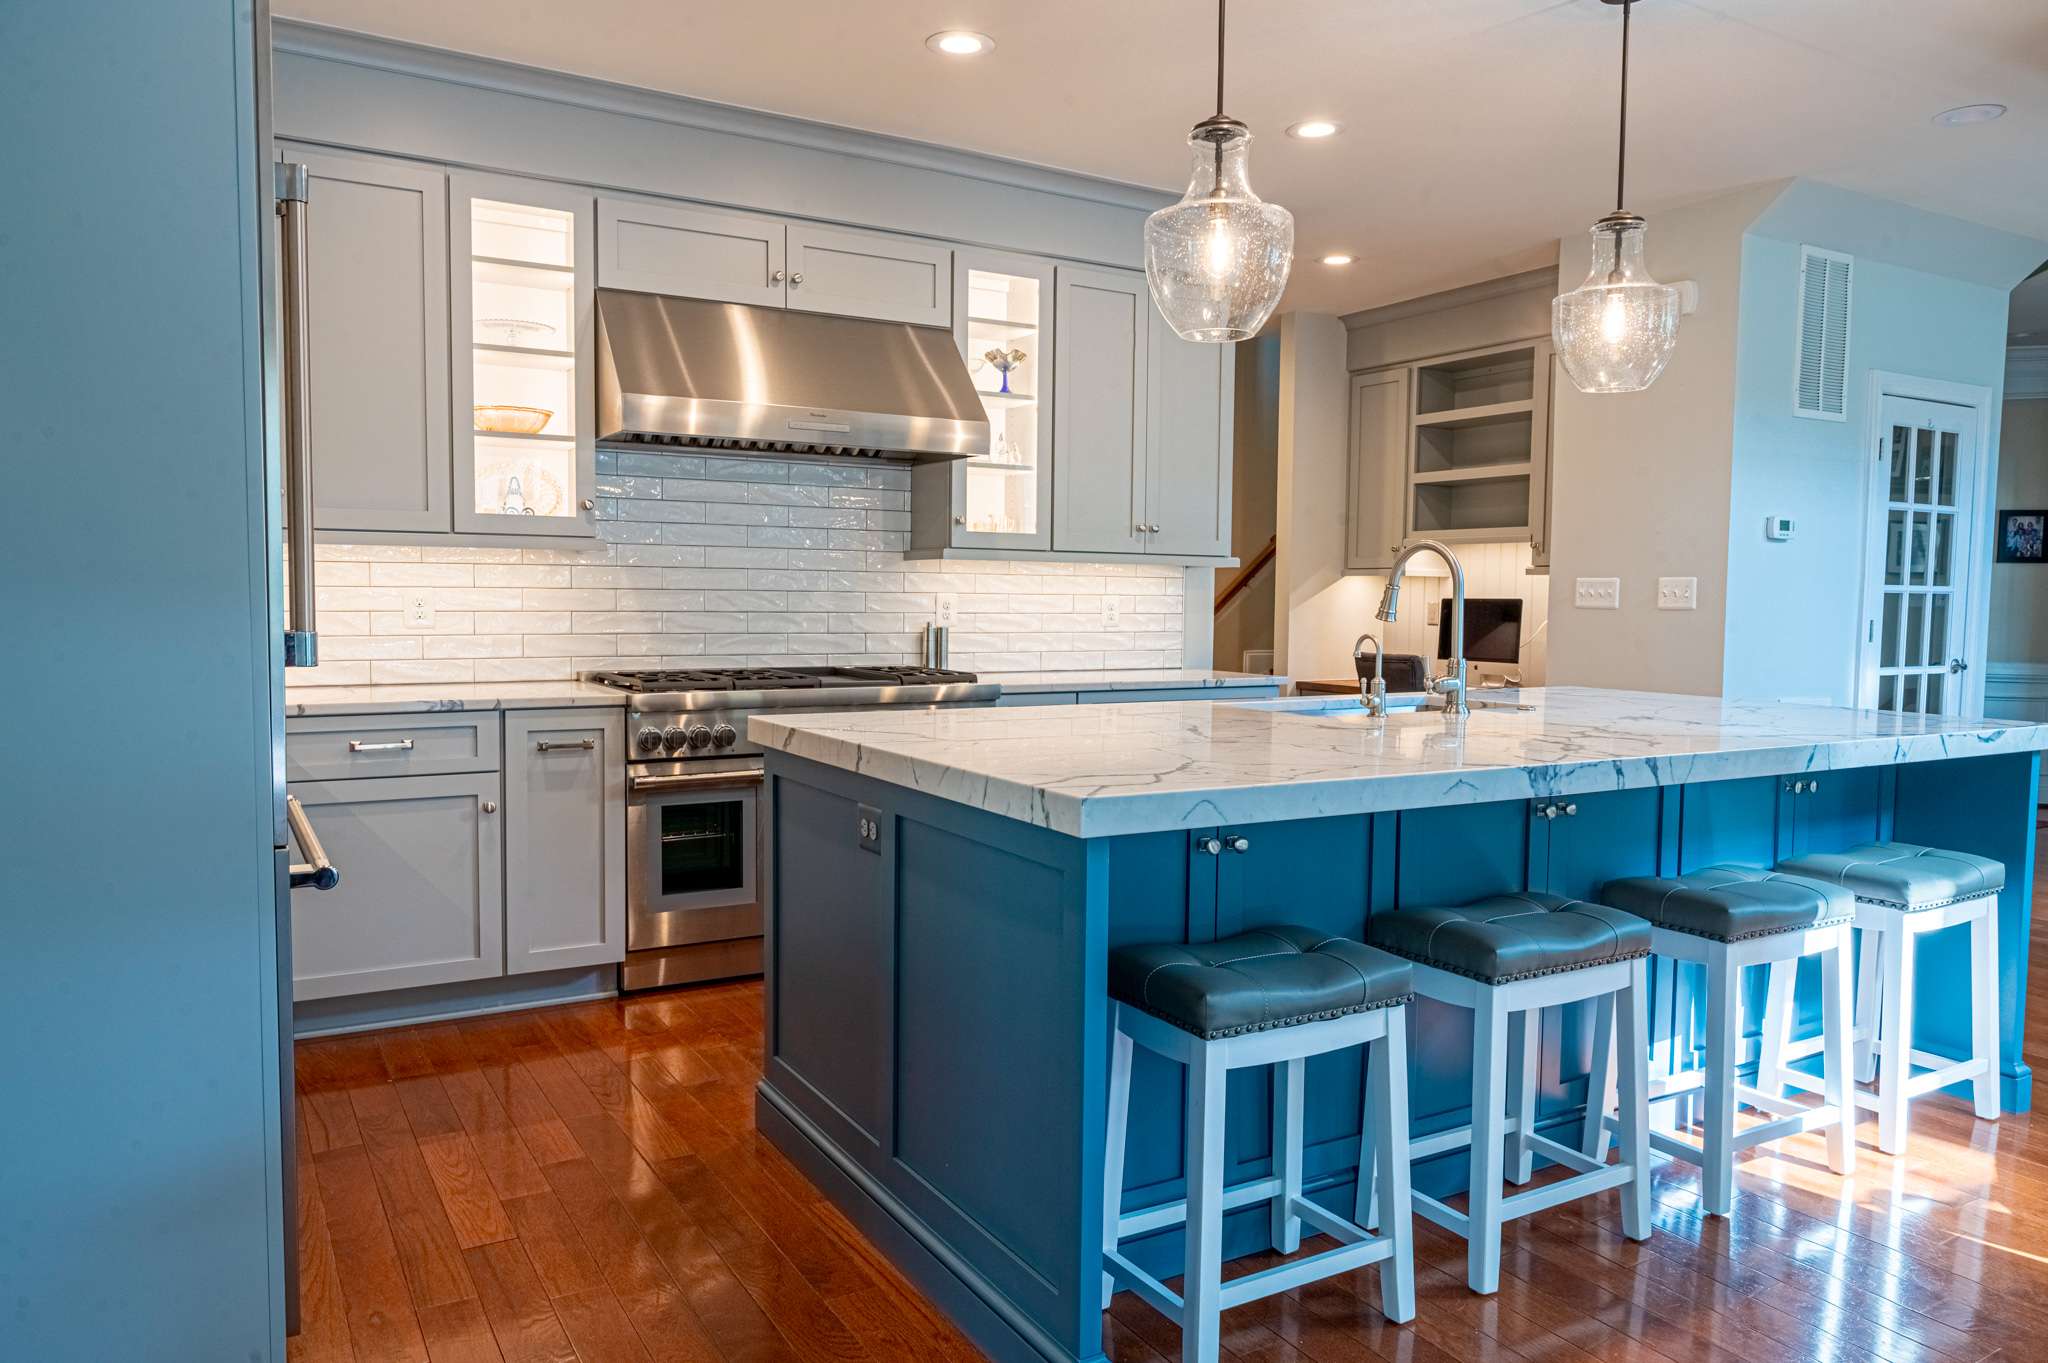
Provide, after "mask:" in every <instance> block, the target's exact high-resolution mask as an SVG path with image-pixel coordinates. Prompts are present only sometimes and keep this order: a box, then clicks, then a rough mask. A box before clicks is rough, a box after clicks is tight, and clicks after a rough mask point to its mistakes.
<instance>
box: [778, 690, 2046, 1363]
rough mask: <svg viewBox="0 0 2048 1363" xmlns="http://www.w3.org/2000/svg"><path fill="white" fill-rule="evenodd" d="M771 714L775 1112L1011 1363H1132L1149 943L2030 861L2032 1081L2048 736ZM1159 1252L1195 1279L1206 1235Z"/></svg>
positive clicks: (966, 1323)
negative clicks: (2039, 840) (1120, 1259)
mask: <svg viewBox="0 0 2048 1363" xmlns="http://www.w3.org/2000/svg"><path fill="white" fill-rule="evenodd" d="M750 734H751V736H752V737H753V738H754V739H755V740H756V741H758V742H760V743H762V744H763V745H764V746H765V747H766V748H767V749H768V750H769V751H768V756H767V787H766V800H767V815H766V817H767V818H768V819H769V821H770V822H769V828H770V830H771V831H770V839H769V846H770V848H771V855H770V856H769V857H768V859H767V863H768V864H767V869H766V877H767V882H768V883H767V885H766V886H765V891H766V899H765V903H766V904H767V906H768V912H767V918H768V927H767V932H768V947H767V954H766V973H767V992H766V1009H767V1017H766V1055H765V1061H764V1074H763V1078H762V1080H761V1086H760V1091H759V1099H758V1103H757V1112H758V1117H759V1122H760V1127H761V1129H762V1131H763V1132H765V1133H766V1134H767V1135H768V1136H769V1138H770V1139H772V1140H773V1141H775V1143H776V1144H777V1145H778V1146H779V1147H780V1148H781V1149H782V1150H783V1151H784V1152H786V1153H787V1154H788V1155H789V1156H790V1157H791V1158H792V1159H793V1160H795V1161H796V1163H797V1164H798V1165H799V1166H800V1167H802V1168H803V1169H804V1170H805V1171H806V1173H807V1174H809V1175H810V1177H811V1178H812V1179H813V1180H814V1181H815V1182H816V1183H817V1184H818V1185H819V1186H820V1187H821V1188H823V1189H824V1190H825V1191H826V1193H827V1194H828V1195H829V1196H830V1197H831V1198H832V1199H833V1200H834V1201H835V1202H836V1203H837V1204H838V1205H839V1206H840V1207H841V1208H842V1209H843V1210H845V1211H846V1212H847V1214H848V1215H849V1216H851V1217H852V1218H853V1220H854V1221H855V1222H856V1223H858V1224H859V1225H860V1226H861V1227H862V1229H863V1230H864V1231H866V1232H867V1233H868V1234H869V1235H870V1236H871V1237H872V1238H873V1239H874V1240H875V1241H876V1242H877V1243H878V1244H879V1245H881V1246H882V1248H883V1249H884V1251H885V1252H886V1253H888V1254H889V1255H890V1257H891V1258H892V1259H893V1260H894V1261H895V1262H896V1263H897V1264H898V1265H899V1266H901V1267H902V1268H903V1270H904V1271H905V1272H906V1273H907V1274H908V1275H909V1276H910V1277H911V1278H912V1279H913V1280H914V1281H916V1282H917V1283H918V1284H919V1285H920V1286H921V1287H922V1288H923V1289H924V1290H925V1291H926V1292H928V1293H929V1294H930V1295H931V1296H932V1297H933V1298H934V1299H935V1300H936V1301H938V1302H939V1303H940V1304H941V1305H942V1306H943V1307H944V1308H945V1309H946V1310H947V1311H948V1312H949V1313H950V1314H951V1315H952V1316H953V1317H954V1318H955V1319H956V1320H957V1321H958V1322H959V1323H960V1324H961V1325H962V1327H963V1328H964V1329H966V1330H967V1332H968V1333H969V1334H970V1335H971V1336H972V1337H973V1338H974V1339H975V1341H976V1342H977V1343H978V1344H980V1345H981V1346H982V1347H983V1348H984V1349H986V1350H987V1351H988V1352H989V1353H991V1354H992V1355H994V1356H995V1357H997V1358H1000V1359H1036V1358H1045V1359H1056V1360H1091V1359H1097V1358H1100V1357H1101V1356H1102V1350H1101V1322H1100V1312H1101V1310H1102V1308H1103V1306H1104V1304H1105V1303H1104V1302H1103V1301H1102V1289H1101V1275H1100V1258H1099V1247H1100V1240H1099V1237H1100V1228H1101V1225H1102V1205H1101V1204H1102V1190H1101V1187H1100V1181H1101V1169H1102V1160H1103V1141H1104V1132H1103V1109H1104V1088H1105V1083H1106V1072H1107V1061H1108V1035H1109V1034H1108V1014H1107V1007H1106V1003H1107V996H1106V993H1105V975H1106V958H1107V954H1108V952H1109V950H1110V948H1111V947H1113V946H1117V945H1121V944H1124V943H1128V942H1140V941H1191V942H1192V941H1206V940H1211V939H1214V938H1218V937H1224V936H1228V935H1230V934H1232V933H1236V932H1239V931H1242V930H1244V929H1246V928H1250V927H1255V926H1258V925H1261V924H1267V923H1283V922H1284V923H1299V924H1303V925H1305V926H1308V927H1312V928H1316V929H1319V930H1323V931H1327V932H1331V933H1336V934H1343V935H1346V936H1351V937H1362V936H1363V935H1364V928H1365V922H1366V919H1367V918H1368V917H1370V916H1372V915H1375V914H1379V913H1384V912H1388V911H1390V910H1393V909H1397V908H1409V907H1417V906H1423V905H1430V904H1451V903H1460V902H1463V901H1466V900H1471V899H1476V898H1479V897H1481V896H1484V895H1489V894H1495V893H1500V892H1503V891H1517V890H1544V891H1549V892H1551V893H1554V894H1561V895H1568V896H1585V895H1590V894H1592V893H1594V892H1596V891H1597V890H1598V889H1599V888H1600V887H1601V885H1603V884H1604V883H1605V882H1606V881H1608V880H1610V879H1612V878H1614V877H1617V876H1636V875H1652V874H1659V875H1670V874H1676V873H1679V872H1683V871H1686V870H1690V869H1692V868H1694V867H1697V866H1701V865H1706V864H1710V863H1713V862H1722V861H1739V862H1750V863H1755V864H1760V865H1761V864H1769V863H1771V862H1774V861H1776V860H1778V859H1780V858H1782V857H1786V856H1792V855H1797V854H1800V853H1804V852H1809V851H1825V850H1831V849H1836V848H1842V847H1847V846H1851V845H1853V844H1856V843H1860V842H1865V841H1870V840H1874V839H1890V838H1896V839H1900V840H1904V841H1910V842H1921V843H1929V844H1934V845H1938V846H1944V847H1949V848H1954V849H1958V850H1963V851H1970V852H1976V853H1980V854H1983V855H1986V856H1992V857H1996V858H1998V859H2000V860H2001V861H2003V862H2005V863H2006V865H2007V867H2008V868H2009V875H2008V879H2007V882H2006V888H2005V890H2004V892H2003V894H2002V896H2001V899H2000V911H1999V955H2000V962H1999V964H2000V969H1999V978H2000V986H2001V1012H2000V1038H2001V1047H2000V1049H2001V1066H2000V1080H2001V1093H2002V1096H2003V1100H2004V1105H2005V1107H2006V1108H2007V1110H2010V1111H2023V1110H2025V1109H2026V1108H2027V1107H2028V1106H2029V1104H2030V1101H2031V1076H2030V1074H2029V1073H2028V1070H2027V1068H2026V1066H2025V1065H2024V1064H2023V1063H2022V1062H2021V1059H2020V1057H2021V1046H2020V1023H2021V1019H2022V1017H2023V1015H2024V997H2025V978H2026V952H2027V923H2028V903H2029V894H2030V892H2031V887H2032V879H2033V877H2032V870H2033V854H2034V810H2035V792H2036V786H2037V783H2038V777H2039V772H2040V761H2039V750H2040V749H2042V748H2044V747H2048V728H2043V727H2041V726H2035V725H2030V724H2016V723H2009V722H2004V721H1987V720H1969V719H1952V718H1942V717H1935V716H1928V717H1919V716H1899V715H1885V714H1877V713H1872V712H1865V711H1853V710H1840V709H1828V708H1824V707H1815V706H1794V705H1777V704H1749V703H1741V702H1732V701H1722V700H1718V699H1713V698H1706V697H1693V696H1670V695H1652V694H1645V693H1633V692H1618V691H1601V690H1591V689H1582V688H1551V689H1548V690H1543V691H1531V692H1527V693H1523V694H1520V695H1518V694H1516V693H1512V692H1508V693H1492V694H1491V695H1490V696H1489V697H1488V698H1487V702H1486V704H1485V705H1484V707H1483V708H1480V707H1478V706H1477V705H1475V709H1474V711H1473V712H1472V713H1471V714H1470V715H1469V716H1463V717H1454V716H1447V715H1443V714H1440V713H1436V712H1407V713H1395V714H1392V715H1389V716H1386V717H1373V716H1369V715H1367V714H1365V713H1364V712H1363V711H1362V710H1361V709H1360V708H1359V706H1358V703H1357V702H1356V701H1354V700H1350V699H1304V700H1283V701H1241V702H1230V701H1217V702H1206V701H1205V702H1185V703H1174V704H1153V703H1140V704H1130V705H1116V706H1095V707H1045V708H1035V707H1021V708H1001V709H994V708H992V709H952V710H923V711H903V710H889V711H881V712H873V713H848V712H839V713H832V714H817V715H802V714H789V715H775V716H773V717H767V716H757V717H755V718H754V720H753V721H752V724H751V728H750ZM1951 939H1953V940H1951ZM1692 969H1693V968H1692V967H1678V966H1674V965H1672V964H1671V963H1668V962H1659V963H1658V964H1657V968H1656V969H1655V970H1654V971H1653V991H1654V998H1653V1006H1652V1014H1651V1022H1652V1037H1653V1043H1654V1044H1656V1045H1657V1046H1658V1047H1659V1048H1660V1049H1661V1048H1674V1049H1675V1050H1677V1051H1678V1052H1679V1053H1681V1054H1683V1053H1686V1052H1688V1051H1689V1049H1690V1045H1691V1037H1692V1032H1693V1024H1692V1012H1691V1007H1690V1002H1691V992H1692V989H1693V987H1694V985H1693V981H1692V979H1691V978H1690V975H1689V973H1688V972H1690V971H1691V970H1692ZM1757 973H1758V978H1757V979H1756V980H1754V981H1752V987H1753V991H1754V995H1755V997H1754V999H1753V1001H1752V1006H1751V1007H1750V1009H1749V1010H1748V1028H1749V1032H1750V1035H1751V1037H1752V1042H1751V1044H1752V1047H1753V1044H1754V1043H1753V1038H1754V1035H1755V1032H1756V1030H1757V1027H1758V1025H1759V1023H1760V1020H1761V1013H1762V1007H1761V994H1762V979H1761V973H1760V972H1757ZM1968 978H1969V974H1968V955H1967V941H1966V934H1965V933H1964V932H1963V931H1962V930H1961V929H1955V930H1951V931H1949V932H1945V933H1942V934H1939V935H1937V936H1934V937H1931V938H1929V939H1927V940H1926V942H1925V943H1924V945H1923V946H1922V947H1921V956H1920V973H1919V992H1918V998H1919V1001H1920V1011H1919V1014H1918V1019H1919V1021H1918V1028H1917V1035H1916V1045H1917V1047H1918V1048H1919V1049H1921V1050H1926V1051H1931V1052H1936V1053H1942V1054H1948V1055H1954V1056H1964V1055H1967V1054H1968V1053H1969V1025H1970V1024H1969V1017H1968V1010H1967V1008H1966V1007H1963V1006H1959V1005H1957V1003H1956V1000H1957V999H1958V998H1966V997H1967V992H1966V989H1967V982H1968ZM1806 983H1810V984H1811V985H1812V986H1813V988H1812V990H1811V991H1810V992H1811V993H1812V994H1813V995H1814V997H1813V998H1812V999H1808V997H1807V995H1808V993H1809V991H1808V990H1807V989H1805V988H1802V991H1801V998H1802V1003H1803V1005H1804V1007H1805V1008H1806V1009H1807V1010H1810V1011H1811V1012H1812V1013H1813V1014H1815V1015H1816V1018H1817V994H1818V981H1817V980H1813V981H1808V982H1806ZM1466 1018H1467V1015H1466V1014H1464V1013H1462V1012H1461V1011H1459V1010H1453V1009H1447V1008H1442V1007H1438V1006H1436V1005H1432V1004H1430V1003H1428V1002H1426V1001H1424V1002H1418V1003H1417V1004H1416V1005H1415V1007H1414V1009H1413V1013H1412V1021H1411V1038H1410V1041H1409V1056H1410V1065H1411V1076H1410V1082H1411V1099H1410V1106H1411V1110H1412V1112H1413V1115H1414V1121H1415V1129H1416V1131H1417V1132H1418V1134H1419V1133H1421V1132H1425V1131H1429V1130H1435V1129H1441V1128H1445V1127H1451V1126H1456V1125H1460V1124H1462V1123H1463V1122H1464V1121H1465V1120H1466V1115H1465V1114H1466V1106H1467V1102H1468V1098H1469V1092H1470V1087H1469V1082H1470V1081H1469V1068H1468V1067H1469V1063H1470V1062H1469V1057H1470V1054H1471V1035H1470V1027H1469V1023H1468V1022H1467V1020H1466ZM1816 1025H1817V1021H1816ZM1591 1032H1592V1028H1591V1020H1590V1014H1589V1011H1588V1010H1587V1009H1585V1008H1584V1007H1583V1006H1581V1007H1578V1008H1575V1009H1553V1010H1551V1013H1550V1014H1549V1016H1548V1017H1547V1018H1546V1020H1545V1025H1544V1028H1543V1033H1542V1047H1543V1052H1542V1063H1541V1068H1540V1076H1541V1086H1542V1097H1541V1109H1540V1119H1541V1120H1542V1121H1543V1122H1544V1124H1545V1126H1546V1128H1549V1127H1553V1126H1563V1125H1565V1124H1568V1123H1573V1122H1575V1121H1576V1119H1577V1114H1578V1113H1579V1112H1580V1111H1581V1110H1582V1108H1583V1105H1584V1103H1585V1097H1586V1095H1585V1089H1586V1072H1587V1068H1588V1060H1589V1058H1590V1049H1591ZM1752 1054H1753V1051H1752ZM1361 1064H1362V1061H1361V1057H1360V1055H1359V1054H1358V1053H1355V1052H1347V1053H1340V1054H1337V1055H1332V1056H1325V1057H1322V1058H1320V1059H1318V1060H1312V1061H1310V1062H1309V1070H1308V1095H1307V1104H1308V1137H1307V1140H1308V1149H1307V1153H1306V1158H1305V1169H1306V1180H1307V1186H1308V1188H1309V1189H1310V1191H1311V1193H1312V1194H1313V1195H1314V1196H1316V1197H1317V1198H1318V1199H1319V1200H1326V1201H1327V1202H1328V1203H1329V1205H1331V1206H1333V1207H1346V1206H1348V1205H1349V1199H1350V1197H1351V1188H1352V1184H1353V1180H1354V1177H1355V1166H1356V1164H1357V1141H1358V1127H1359V1111H1360V1095H1361ZM1268 1088H1269V1080H1268V1078H1267V1075H1266V1074H1265V1073H1264V1072H1262V1071H1258V1070H1252V1071H1247V1072H1242V1073H1239V1074H1237V1075H1233V1076H1232V1083H1231V1089H1230V1094H1229V1105H1230V1136H1231V1142H1230V1150H1229V1155H1228V1161H1227V1168H1226V1171H1225V1180H1226V1182H1236V1181H1238V1180H1241V1179H1246V1178H1250V1177H1253V1176H1256V1175H1259V1174H1262V1173H1263V1172H1265V1169H1266V1166H1267V1163H1268V1116H1267V1096H1268ZM1181 1105H1182V1091H1181V1072H1180V1070H1179V1069H1178V1068H1177V1067H1175V1066H1172V1065H1169V1064H1167V1063H1166V1062H1164V1061H1162V1060H1159V1059H1158V1058H1157V1057H1154V1056H1151V1055H1149V1054H1147V1053H1145V1052H1143V1051H1142V1050H1141V1051H1140V1052H1139V1055H1138V1058H1137V1070H1136V1072H1135V1074H1134V1077H1133V1090H1132V1102H1131V1129H1130V1139H1129V1151H1128V1156H1127V1161H1126V1182H1125V1191H1124V1207H1125V1208H1126V1209H1127V1210H1129V1209H1135V1208H1138V1207H1142V1206H1145V1205H1148V1204H1151V1203H1159V1202H1168V1201H1172V1200H1174V1199H1177V1198H1179V1197H1180V1196H1182V1192H1181V1182H1180V1180H1181V1149H1182V1145H1181V1134H1180V1132H1181ZM1464 1169H1465V1166H1464V1158H1463V1156H1462V1154H1459V1155H1454V1156H1449V1157H1444V1158H1442V1159H1439V1160H1438V1161H1435V1162H1432V1163H1425V1164H1422V1165H1419V1166H1418V1167H1417V1169H1416V1171H1415V1178H1416V1184H1417V1186H1418V1187H1420V1188H1423V1189H1427V1190H1429V1191H1432V1192H1435V1193H1437V1194H1439V1195H1446V1194H1448V1193H1450V1192H1453V1191H1457V1190H1459V1189H1460V1188H1461V1187H1462V1183H1463V1178H1464ZM1225 1235H1226V1246H1225V1247H1226V1253H1227V1254H1243V1253H1250V1252H1253V1251H1256V1250H1260V1249H1263V1248H1265V1247H1266V1245H1267V1214H1266V1209H1265V1207H1264V1205H1263V1204H1258V1205H1255V1206H1249V1207H1246V1208H1243V1209H1241V1210H1240V1211H1239V1212H1238V1213H1235V1214H1233V1216H1232V1218H1231V1220H1230V1222H1229V1223H1228V1224H1227V1225H1226V1229H1225ZM1126 1246H1127V1252H1129V1253H1131V1254H1132V1255H1133V1257H1135V1258H1137V1259H1138V1260H1139V1261H1140V1262H1141V1263H1143V1264H1144V1265H1145V1266H1146V1267H1147V1268H1148V1269H1150V1270H1152V1271H1155V1272H1159V1273H1160V1274H1161V1275H1162V1276H1169V1275H1172V1274H1174V1273H1177V1272H1178V1265H1179V1263H1180V1255H1181V1250H1180V1234H1179V1232H1178V1230H1174V1231H1169V1232H1162V1233H1161V1234H1159V1235H1158V1236H1156V1237H1154V1238H1153V1239H1152V1240H1151V1241H1149V1242H1142V1241H1141V1242H1137V1243H1136V1244H1132V1243H1131V1242H1126Z"/></svg>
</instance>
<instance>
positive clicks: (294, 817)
mask: <svg viewBox="0 0 2048 1363" xmlns="http://www.w3.org/2000/svg"><path fill="white" fill-rule="evenodd" d="M284 821H285V822H286V823H287V824H289V825H291V830H292V839H293V841H295V842H297V843H298V844H299V850H300V851H301V852H304V853H305V854H306V858H307V859H306V860H305V861H303V862H295V863H294V864H293V865H292V888H293V889H294V890H298V889H314V890H331V889H333V888H334V887H335V886H337V885H339V884H341V872H339V871H337V870H335V869H334V863H333V862H331V861H329V860H328V859H327V849H326V848H324V847H322V846H321V845H320V835H319V834H318V833H315V832H314V831H313V823H312V821H311V820H310V819H308V818H307V817H306V811H305V808H304V807H303V806H301V805H300V804H299V797H298V796H296V795H287V796H285V797H284ZM273 874H275V873H274V872H273Z"/></svg>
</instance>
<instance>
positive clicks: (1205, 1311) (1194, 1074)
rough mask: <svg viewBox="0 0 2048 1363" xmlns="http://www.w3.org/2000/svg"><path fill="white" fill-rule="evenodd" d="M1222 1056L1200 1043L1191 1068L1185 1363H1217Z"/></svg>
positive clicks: (1226, 1074) (1183, 1291)
mask: <svg viewBox="0 0 2048 1363" xmlns="http://www.w3.org/2000/svg"><path fill="white" fill-rule="evenodd" d="M1228 1077H1229V1071H1228V1070H1227V1069H1225V1067H1224V1064H1223V1050H1222V1048H1221V1047H1218V1046H1211V1045H1208V1044H1206V1043H1202V1042H1197V1043H1196V1044H1195V1047H1194V1053H1193V1056H1192V1058H1191V1059H1190V1060H1189V1062H1188V1129H1187V1155H1186V1164H1185V1166H1184V1167H1185V1168H1186V1170H1187V1185H1188V1220H1187V1257H1186V1260H1185V1263H1184V1267H1183V1270H1182V1272H1183V1276H1182V1278H1181V1287H1180V1290H1181V1299H1182V1305H1181V1321H1180V1356H1181V1363H1217V1353H1218V1351H1219V1349H1220V1348H1221V1341H1222V1329H1221V1326H1220V1324H1219V1321H1218V1316H1219V1314H1220V1311H1221V1300H1220V1293H1221V1292H1222V1290H1223V1132H1224V1123H1223V1093H1224V1081H1225V1080H1226V1079H1227V1078H1228Z"/></svg>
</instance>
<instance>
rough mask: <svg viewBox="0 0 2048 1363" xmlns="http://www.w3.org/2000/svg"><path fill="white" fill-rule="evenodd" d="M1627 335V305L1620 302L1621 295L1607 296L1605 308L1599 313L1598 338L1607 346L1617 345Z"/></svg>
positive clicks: (1611, 294)
mask: <svg viewBox="0 0 2048 1363" xmlns="http://www.w3.org/2000/svg"><path fill="white" fill-rule="evenodd" d="M1627 335H1628V304H1626V303H1624V302H1622V301H1621V295H1620V294H1618V293H1610V294H1608V295H1607V306H1606V307H1605V308H1604V309H1602V310H1601V313H1600V337H1601V339H1602V340H1604V341H1606V342H1607V344H1609V345H1619V344H1620V343H1621V342H1622V340H1623V339H1624V338H1625V337H1627Z"/></svg>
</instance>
